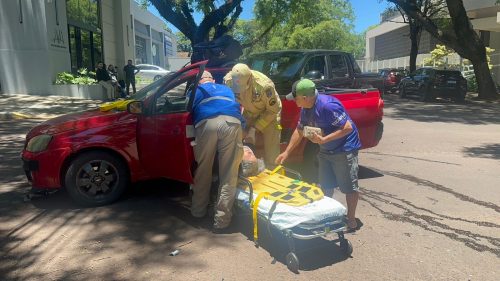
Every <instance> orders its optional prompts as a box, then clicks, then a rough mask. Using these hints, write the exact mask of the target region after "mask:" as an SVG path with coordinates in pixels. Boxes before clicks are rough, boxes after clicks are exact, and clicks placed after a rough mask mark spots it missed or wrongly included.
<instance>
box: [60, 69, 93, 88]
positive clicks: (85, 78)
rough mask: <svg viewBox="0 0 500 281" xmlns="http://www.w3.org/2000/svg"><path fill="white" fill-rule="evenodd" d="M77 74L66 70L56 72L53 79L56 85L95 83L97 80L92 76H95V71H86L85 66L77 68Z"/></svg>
mask: <svg viewBox="0 0 500 281" xmlns="http://www.w3.org/2000/svg"><path fill="white" fill-rule="evenodd" d="M77 73H78V74H77V75H73V74H72V73H68V72H60V73H58V74H57V78H56V81H55V84H56V85H71V84H75V85H92V84H96V83H97V80H95V79H94V78H92V77H95V73H94V72H91V71H88V70H87V69H86V68H81V69H79V70H78V72H77Z"/></svg>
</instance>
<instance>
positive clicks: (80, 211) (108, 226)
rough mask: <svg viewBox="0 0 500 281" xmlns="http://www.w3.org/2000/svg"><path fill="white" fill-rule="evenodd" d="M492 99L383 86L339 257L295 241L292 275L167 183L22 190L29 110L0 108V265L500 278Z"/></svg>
mask: <svg viewBox="0 0 500 281" xmlns="http://www.w3.org/2000/svg"><path fill="white" fill-rule="evenodd" d="M0 106H2V104H0ZM88 106H89V107H93V106H95V105H92V104H89V105H88ZM84 107H85V106H84ZM0 111H3V110H2V109H1V107H0ZM26 112H27V111H26ZM499 112H500V105H498V104H488V103H482V102H479V103H478V102H472V101H468V102H467V103H466V104H453V103H449V102H446V101H438V102H436V103H432V104H429V103H421V102H418V101H415V100H413V99H403V100H400V99H399V98H397V97H396V96H394V95H388V96H387V97H386V109H385V117H384V123H385V132H384V136H383V139H382V141H381V143H380V144H379V145H378V146H377V147H375V148H372V149H368V150H363V151H362V152H361V153H360V164H361V165H362V167H361V171H360V177H361V179H360V185H361V187H362V197H361V201H360V203H359V206H358V212H357V217H358V218H359V219H360V220H361V222H362V224H363V226H362V227H361V229H360V230H359V231H357V232H355V233H353V234H348V236H347V238H348V239H349V240H350V241H351V242H352V244H353V246H354V252H353V254H352V257H351V258H345V257H343V256H342V254H340V250H339V248H338V246H336V245H335V244H333V243H324V242H323V241H320V240H315V241H307V242H305V243H301V245H299V248H300V249H303V250H307V249H309V248H310V249H309V250H308V251H306V252H305V253H303V254H302V255H300V256H299V257H300V258H301V268H302V271H301V273H300V274H298V275H295V274H293V273H291V272H289V271H288V270H287V268H286V265H285V264H284V263H283V258H282V257H283V255H284V254H286V250H284V247H283V244H284V241H283V239H280V238H279V236H278V235H276V234H275V233H274V234H273V237H274V240H270V239H269V237H268V236H269V235H268V234H266V233H267V231H266V230H265V227H261V230H262V229H264V230H263V233H264V234H262V239H263V241H262V247H261V248H255V247H254V246H253V242H252V241H251V227H250V225H251V222H250V220H249V219H248V217H245V216H238V217H236V218H235V221H236V224H235V226H234V228H233V229H234V233H231V234H227V235H213V234H211V233H210V232H209V230H208V223H207V222H204V223H200V222H197V221H195V220H193V219H192V218H191V217H190V215H189V211H188V207H187V206H188V196H187V189H186V187H185V186H184V185H181V184H178V183H173V182H168V181H155V182H146V183H141V184H138V185H135V186H133V187H132V188H131V189H130V191H129V192H128V193H127V194H126V195H125V196H124V197H123V198H122V199H121V200H120V201H119V202H117V203H115V204H113V205H110V206H105V207H100V208H80V207H78V206H76V205H75V204H74V203H73V202H71V200H70V199H69V197H68V195H67V194H66V193H64V192H59V193H56V194H54V195H51V196H49V197H46V198H38V199H35V200H32V201H30V202H23V192H25V191H27V190H28V189H29V186H28V185H27V184H26V182H25V180H24V176H23V173H22V171H21V169H20V161H19V152H20V150H21V149H22V145H23V139H24V135H25V133H26V132H27V130H28V129H29V128H30V127H31V126H33V125H34V124H36V123H38V122H41V121H42V120H37V119H19V120H8V121H0V154H1V155H2V157H1V158H0V221H1V223H0V276H1V278H0V279H2V280H500V270H499V268H500V267H499V264H500V207H499V206H500V196H499V195H498V194H499V193H498V188H499V186H500V141H499V140H500V114H498V113H499ZM335 198H336V199H338V200H339V201H340V202H342V203H345V200H344V196H342V194H340V193H339V192H336V193H335ZM174 249H180V254H179V255H177V256H174V257H171V256H168V253H169V252H170V251H172V250H174ZM275 257H276V258H275Z"/></svg>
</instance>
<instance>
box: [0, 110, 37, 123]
mask: <svg viewBox="0 0 500 281" xmlns="http://www.w3.org/2000/svg"><path fill="white" fill-rule="evenodd" d="M21 119H37V118H35V117H34V116H31V115H29V114H25V113H21V112H0V120H2V121H8V120H21Z"/></svg>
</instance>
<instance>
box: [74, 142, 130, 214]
mask: <svg viewBox="0 0 500 281" xmlns="http://www.w3.org/2000/svg"><path fill="white" fill-rule="evenodd" d="M64 182H65V186H66V189H67V191H68V193H69V195H70V196H71V198H73V200H75V201H76V202H77V203H78V204H80V205H84V206H102V205H106V204H110V203H112V202H114V201H116V200H117V199H118V198H119V197H120V195H122V193H123V192H124V191H125V188H126V187H127V185H128V182H129V177H128V172H127V168H126V166H125V164H124V163H123V162H122V161H121V160H120V159H118V158H117V157H115V156H113V155H112V154H109V153H107V152H101V151H92V152H87V153H84V154H81V155H79V156H77V157H76V158H75V159H74V160H73V161H72V162H71V164H70V165H69V167H68V170H67V172H66V176H65V179H64Z"/></svg>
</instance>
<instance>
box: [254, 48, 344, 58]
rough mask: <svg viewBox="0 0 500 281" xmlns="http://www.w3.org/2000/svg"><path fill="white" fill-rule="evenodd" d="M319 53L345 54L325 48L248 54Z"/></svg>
mask: <svg viewBox="0 0 500 281" xmlns="http://www.w3.org/2000/svg"><path fill="white" fill-rule="evenodd" d="M321 53H323V54H324V53H331V54H347V53H346V52H343V51H337V50H326V49H307V50H306V49H298V50H283V51H269V52H262V53H255V54H252V55H250V57H253V56H261V55H272V54H321Z"/></svg>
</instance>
